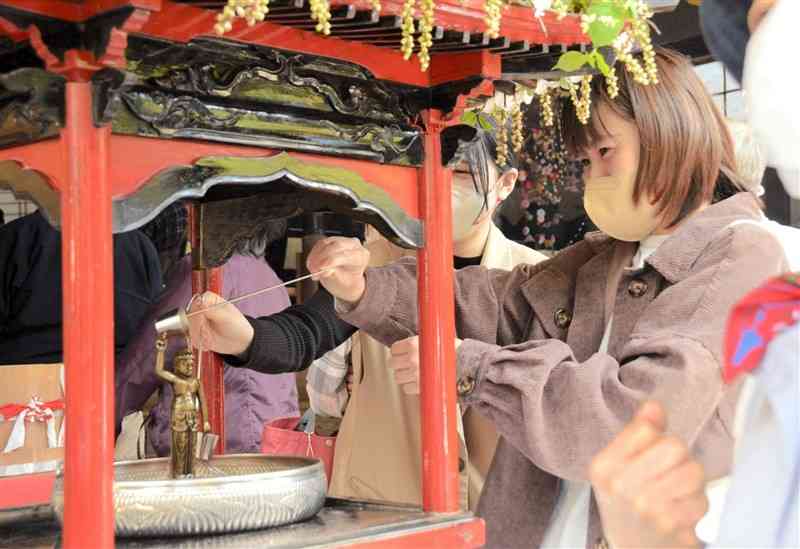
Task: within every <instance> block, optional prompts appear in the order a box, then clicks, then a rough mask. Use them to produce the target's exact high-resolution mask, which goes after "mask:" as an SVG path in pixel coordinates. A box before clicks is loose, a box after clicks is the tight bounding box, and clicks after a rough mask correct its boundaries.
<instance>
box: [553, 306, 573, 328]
mask: <svg viewBox="0 0 800 549" xmlns="http://www.w3.org/2000/svg"><path fill="white" fill-rule="evenodd" d="M553 320H554V321H555V323H556V326H557V327H559V328H561V329H562V330H563V329H564V328H566V327H567V326H569V323H570V322H572V313H570V312H569V311H568V310H566V309H557V310H556V312H555V313H554V314H553Z"/></svg>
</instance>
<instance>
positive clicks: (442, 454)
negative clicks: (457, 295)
mask: <svg viewBox="0 0 800 549" xmlns="http://www.w3.org/2000/svg"><path fill="white" fill-rule="evenodd" d="M424 120H425V164H424V166H423V169H422V181H421V184H420V186H419V208H420V214H421V217H422V220H423V222H424V226H425V247H424V248H423V249H422V250H420V252H419V254H418V257H419V273H418V287H419V316H420V322H419V327H420V361H421V366H420V385H421V387H420V393H421V398H420V405H421V417H422V418H424V421H422V507H423V509H424V510H426V511H434V512H454V511H458V509H459V505H458V502H459V494H458V490H459V482H458V438H457V435H456V374H455V344H454V341H455V318H454V304H453V234H452V233H453V228H452V218H451V204H450V194H451V186H452V172H451V171H450V170H448V169H445V168H443V167H442V147H441V141H440V136H441V131H442V130H443V129H444V127H445V124H444V123H443V121H442V120H441V118H440V115H439V113H438V111H429V112H427V113H425V116H424Z"/></svg>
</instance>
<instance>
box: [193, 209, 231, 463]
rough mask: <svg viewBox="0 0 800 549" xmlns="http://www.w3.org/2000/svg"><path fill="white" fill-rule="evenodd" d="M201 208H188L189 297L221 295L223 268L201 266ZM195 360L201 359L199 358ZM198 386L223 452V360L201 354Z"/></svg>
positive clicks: (209, 354) (218, 450)
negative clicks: (211, 294) (199, 383)
mask: <svg viewBox="0 0 800 549" xmlns="http://www.w3.org/2000/svg"><path fill="white" fill-rule="evenodd" d="M202 224H203V205H202V204H195V205H193V206H192V207H191V208H190V209H189V230H190V233H191V242H192V256H193V258H192V260H193V261H192V263H193V268H192V294H198V293H203V292H205V291H210V292H214V293H215V294H218V295H222V268H221V267H217V268H213V269H208V268H206V267H205V266H204V265H203V263H202V253H203V242H202V234H203V231H202ZM198 358H201V357H199V356H198ZM201 361H202V366H203V371H202V372H201V380H200V381H201V383H202V384H203V391H204V394H205V397H206V401H207V405H208V418H207V421H208V422H209V423H210V424H211V431H212V432H214V433H215V434H217V435H219V442H218V443H217V447H216V449H215V451H214V453H216V454H223V453H225V380H224V369H223V368H224V364H223V363H222V358H221V357H220V356H219V355H217V354H216V353H212V352H210V351H206V352H203V353H202V358H201Z"/></svg>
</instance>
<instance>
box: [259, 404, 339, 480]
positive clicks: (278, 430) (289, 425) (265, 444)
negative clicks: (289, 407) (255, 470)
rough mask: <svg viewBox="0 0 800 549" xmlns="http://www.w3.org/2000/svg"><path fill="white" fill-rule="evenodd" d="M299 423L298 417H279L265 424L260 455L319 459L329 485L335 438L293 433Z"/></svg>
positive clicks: (299, 432) (298, 432) (300, 432)
mask: <svg viewBox="0 0 800 549" xmlns="http://www.w3.org/2000/svg"><path fill="white" fill-rule="evenodd" d="M299 423H300V418H299V417H279V418H276V419H273V420H271V421H268V422H266V423H265V424H264V431H263V433H262V434H261V453H262V454H268V455H283V456H303V457H315V458H319V459H321V460H322V463H323V465H324V466H325V477H326V478H327V479H328V484H329V485H330V483H331V474H332V473H333V453H334V451H335V450H336V437H325V436H322V435H317V434H315V433H306V432H303V431H295V428H296V427H297V425H298V424H299Z"/></svg>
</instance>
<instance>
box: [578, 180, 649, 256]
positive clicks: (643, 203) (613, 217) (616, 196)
mask: <svg viewBox="0 0 800 549" xmlns="http://www.w3.org/2000/svg"><path fill="white" fill-rule="evenodd" d="M583 179H584V184H585V190H584V191H583V206H584V208H585V209H586V214H587V215H588V216H589V218H590V219H591V220H592V222H593V223H594V224H595V225H597V228H598V229H600V230H601V231H603V232H604V233H606V234H607V235H608V236H610V237H612V238H616V239H617V240H624V241H626V242H639V241H640V240H644V239H645V238H647V237H648V236H650V235H651V234H652V233H653V231H655V230H656V229H657V228H658V226H659V224H660V221H661V216H659V215H658V207H656V206H654V205H653V204H650V203H649V202H648V201H647V200H646V199H645V197H640V198H639V203H638V204H634V203H633V188H634V186H635V185H636V173H635V172H634V173H630V174H625V175H612V176H606V177H584V178H583Z"/></svg>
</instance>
